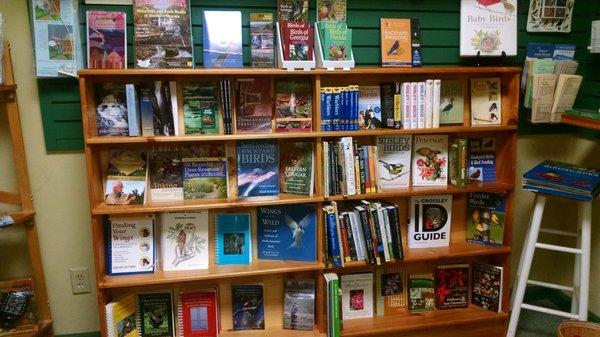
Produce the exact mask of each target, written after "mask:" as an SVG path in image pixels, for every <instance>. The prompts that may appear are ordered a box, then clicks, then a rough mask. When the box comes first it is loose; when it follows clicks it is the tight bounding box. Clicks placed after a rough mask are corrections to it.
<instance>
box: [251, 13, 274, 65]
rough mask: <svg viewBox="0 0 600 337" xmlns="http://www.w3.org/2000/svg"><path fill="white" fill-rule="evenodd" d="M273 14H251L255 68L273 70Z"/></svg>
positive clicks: (252, 56) (252, 51)
mask: <svg viewBox="0 0 600 337" xmlns="http://www.w3.org/2000/svg"><path fill="white" fill-rule="evenodd" d="M273 41H274V37H273V14H272V13H250V54H251V59H252V62H251V63H252V67H253V68H273V67H274V66H275V48H274V42H273Z"/></svg>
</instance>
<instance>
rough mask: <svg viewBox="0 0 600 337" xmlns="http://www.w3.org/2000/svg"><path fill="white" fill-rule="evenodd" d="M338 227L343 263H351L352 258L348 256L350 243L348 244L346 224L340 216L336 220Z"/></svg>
mask: <svg viewBox="0 0 600 337" xmlns="http://www.w3.org/2000/svg"><path fill="white" fill-rule="evenodd" d="M338 226H340V234H341V240H342V248H343V250H344V261H345V262H350V261H352V257H351V255H350V243H348V229H347V227H346V222H345V221H344V217H343V216H340V217H339V218H338Z"/></svg>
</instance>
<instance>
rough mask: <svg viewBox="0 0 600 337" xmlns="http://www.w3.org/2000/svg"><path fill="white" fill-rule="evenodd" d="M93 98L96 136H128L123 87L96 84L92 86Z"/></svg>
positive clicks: (110, 83) (115, 84)
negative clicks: (94, 101)
mask: <svg viewBox="0 0 600 337" xmlns="http://www.w3.org/2000/svg"><path fill="white" fill-rule="evenodd" d="M94 96H95V100H96V127H97V128H98V136H101V137H103V136H129V123H128V112H127V99H126V96H125V85H123V84H119V83H112V82H106V83H97V84H95V85H94Z"/></svg>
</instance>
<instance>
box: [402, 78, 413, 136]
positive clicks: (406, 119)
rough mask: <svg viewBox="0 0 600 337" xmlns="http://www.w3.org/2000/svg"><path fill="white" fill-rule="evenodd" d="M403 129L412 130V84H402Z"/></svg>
mask: <svg viewBox="0 0 600 337" xmlns="http://www.w3.org/2000/svg"><path fill="white" fill-rule="evenodd" d="M402 128H403V129H410V128H411V115H410V83H409V82H404V83H402Z"/></svg>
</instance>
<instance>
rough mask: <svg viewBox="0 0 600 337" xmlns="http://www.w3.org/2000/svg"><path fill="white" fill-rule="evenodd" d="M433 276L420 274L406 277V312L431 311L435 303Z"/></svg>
mask: <svg viewBox="0 0 600 337" xmlns="http://www.w3.org/2000/svg"><path fill="white" fill-rule="evenodd" d="M433 284H434V282H433V275H431V274H421V275H410V276H409V277H408V292H409V294H408V311H410V312H422V311H432V310H433V307H434V303H435V292H434V288H433Z"/></svg>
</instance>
